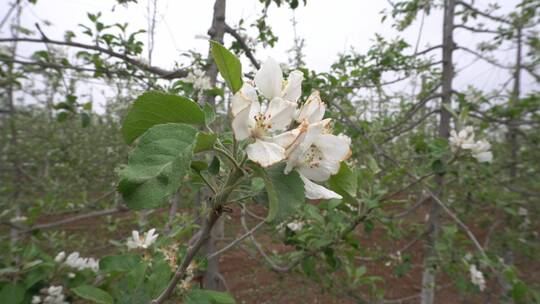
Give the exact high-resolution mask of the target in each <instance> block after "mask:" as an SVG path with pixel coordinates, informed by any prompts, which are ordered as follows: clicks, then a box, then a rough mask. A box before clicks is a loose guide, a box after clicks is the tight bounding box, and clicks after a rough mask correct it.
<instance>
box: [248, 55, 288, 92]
mask: <svg viewBox="0 0 540 304" xmlns="http://www.w3.org/2000/svg"><path fill="white" fill-rule="evenodd" d="M255 85H256V86H257V89H258V90H259V92H261V94H263V96H264V97H266V98H268V99H269V100H272V99H273V98H274V97H279V96H280V95H281V86H282V85H283V73H282V72H281V67H280V66H279V64H278V63H277V62H276V61H275V60H274V59H272V58H268V59H267V60H266V61H265V62H264V63H263V65H262V67H261V69H260V70H259V71H257V74H256V75H255Z"/></svg>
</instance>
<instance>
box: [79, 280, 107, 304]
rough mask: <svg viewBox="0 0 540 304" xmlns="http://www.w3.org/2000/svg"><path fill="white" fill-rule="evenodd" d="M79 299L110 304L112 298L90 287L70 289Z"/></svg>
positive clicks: (104, 292)
mask: <svg viewBox="0 0 540 304" xmlns="http://www.w3.org/2000/svg"><path fill="white" fill-rule="evenodd" d="M72 290H73V292H74V293H75V294H76V295H78V296H79V297H81V298H83V299H86V300H89V301H92V302H94V303H99V304H112V302H113V298H112V297H111V295H110V294H109V293H107V292H106V291H104V290H101V289H99V288H96V287H94V286H90V285H82V286H79V287H77V288H74V289H72Z"/></svg>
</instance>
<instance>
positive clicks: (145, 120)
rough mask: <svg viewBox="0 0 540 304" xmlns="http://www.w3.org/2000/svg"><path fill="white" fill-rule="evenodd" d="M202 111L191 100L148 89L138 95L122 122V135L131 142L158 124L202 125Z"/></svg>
mask: <svg viewBox="0 0 540 304" xmlns="http://www.w3.org/2000/svg"><path fill="white" fill-rule="evenodd" d="M204 119H205V118H204V112H203V110H202V109H201V108H200V107H199V105H198V104H197V103H195V102H194V101H193V100H191V99H189V98H186V97H182V96H177V95H171V94H166V93H162V92H157V91H150V92H146V93H144V94H142V95H141V96H139V97H138V98H137V99H136V100H135V102H134V103H133V106H132V107H131V108H130V109H129V111H128V114H127V116H126V118H125V119H124V122H123V124H122V135H123V137H124V139H125V140H126V142H128V143H132V142H133V141H134V140H135V139H136V138H137V137H139V136H141V135H142V134H143V133H144V132H146V130H148V129H150V128H151V127H153V126H155V125H159V124H165V123H186V124H195V125H203V124H204Z"/></svg>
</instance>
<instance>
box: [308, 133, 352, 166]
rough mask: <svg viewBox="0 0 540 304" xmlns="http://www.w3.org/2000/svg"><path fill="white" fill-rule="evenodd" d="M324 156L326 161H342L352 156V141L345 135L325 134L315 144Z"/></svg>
mask: <svg viewBox="0 0 540 304" xmlns="http://www.w3.org/2000/svg"><path fill="white" fill-rule="evenodd" d="M313 144H314V145H315V146H317V148H319V150H320V151H321V152H322V154H323V155H324V158H325V159H328V160H335V161H338V162H340V161H342V160H345V159H347V158H348V157H349V156H350V155H351V148H350V144H351V140H350V138H349V137H347V136H345V135H341V136H336V135H332V134H323V135H321V136H319V137H317V139H316V140H315V142H314V143H313Z"/></svg>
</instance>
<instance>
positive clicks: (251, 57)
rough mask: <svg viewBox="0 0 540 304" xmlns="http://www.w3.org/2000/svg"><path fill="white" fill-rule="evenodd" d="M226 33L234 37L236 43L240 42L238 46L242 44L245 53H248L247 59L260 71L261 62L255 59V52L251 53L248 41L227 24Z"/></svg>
mask: <svg viewBox="0 0 540 304" xmlns="http://www.w3.org/2000/svg"><path fill="white" fill-rule="evenodd" d="M225 33H227V34H229V35H231V36H233V37H234V39H236V41H237V42H238V44H240V47H241V48H242V49H243V50H244V52H245V53H246V56H247V58H248V59H249V61H251V64H253V66H254V67H255V68H256V69H260V68H261V65H260V64H259V62H258V61H257V59H256V58H255V55H253V52H252V51H251V49H250V48H249V46H248V45H247V43H246V41H245V40H244V38H243V37H242V36H240V34H239V33H238V32H237V31H236V30H235V29H233V28H232V27H230V26H229V25H228V24H227V23H225Z"/></svg>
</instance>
